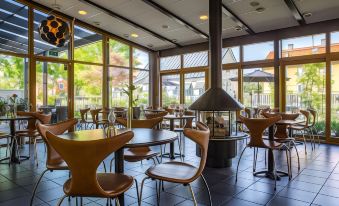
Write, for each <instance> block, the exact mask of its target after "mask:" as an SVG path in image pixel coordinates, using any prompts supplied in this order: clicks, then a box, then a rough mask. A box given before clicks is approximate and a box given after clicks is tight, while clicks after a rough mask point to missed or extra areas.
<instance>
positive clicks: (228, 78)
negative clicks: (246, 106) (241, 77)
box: [222, 69, 238, 99]
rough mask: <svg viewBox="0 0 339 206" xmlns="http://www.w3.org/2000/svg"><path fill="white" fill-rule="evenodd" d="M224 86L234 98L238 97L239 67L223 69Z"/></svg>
mask: <svg viewBox="0 0 339 206" xmlns="http://www.w3.org/2000/svg"><path fill="white" fill-rule="evenodd" d="M222 88H223V89H224V90H225V91H226V92H227V93H228V94H229V95H230V96H231V97H233V98H234V99H238V69H229V70H223V71H222Z"/></svg>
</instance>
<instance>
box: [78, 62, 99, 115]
mask: <svg viewBox="0 0 339 206" xmlns="http://www.w3.org/2000/svg"><path fill="white" fill-rule="evenodd" d="M102 72H103V69H102V66H97V65H89V64H78V63H76V64H74V113H75V115H76V116H77V115H79V114H80V112H79V110H80V109H84V108H101V107H102V76H103V75H102Z"/></svg>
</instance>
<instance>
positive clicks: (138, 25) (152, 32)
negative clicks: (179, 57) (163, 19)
mask: <svg viewBox="0 0 339 206" xmlns="http://www.w3.org/2000/svg"><path fill="white" fill-rule="evenodd" d="M79 1H80V2H83V3H85V4H87V5H89V6H92V7H95V8H96V9H98V10H100V11H102V12H104V13H106V14H108V15H110V16H111V17H113V18H116V19H118V20H120V21H122V22H125V23H127V24H129V25H131V26H133V27H136V28H137V29H140V30H142V31H144V32H146V33H148V34H150V35H152V36H154V37H157V38H159V39H161V40H163V41H167V42H170V43H172V44H174V45H176V46H178V47H181V45H180V44H178V43H176V42H175V41H173V40H171V39H168V38H166V37H164V36H162V35H160V34H158V33H156V32H154V31H152V30H150V29H148V28H146V27H144V26H142V25H140V24H138V23H136V22H133V21H131V20H130V19H127V18H126V17H123V16H121V15H120V14H117V13H115V12H113V11H111V10H109V9H107V8H105V7H103V6H101V5H99V4H96V3H94V2H92V1H89V0H79Z"/></svg>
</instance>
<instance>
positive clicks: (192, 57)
mask: <svg viewBox="0 0 339 206" xmlns="http://www.w3.org/2000/svg"><path fill="white" fill-rule="evenodd" d="M183 58H184V62H183V67H184V68H189V67H203V66H208V52H207V51H201V52H194V53H189V54H184V57H183Z"/></svg>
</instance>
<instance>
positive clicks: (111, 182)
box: [64, 173, 134, 197]
mask: <svg viewBox="0 0 339 206" xmlns="http://www.w3.org/2000/svg"><path fill="white" fill-rule="evenodd" d="M97 180H98V183H99V185H100V187H101V188H102V189H103V190H104V191H105V192H106V193H107V196H105V195H103V197H116V196H117V195H120V194H121V193H124V192H126V191H127V190H128V189H129V188H130V187H131V186H132V185H133V180H134V179H133V177H131V176H128V175H124V174H115V173H97ZM84 181H85V180H84ZM70 185H71V179H68V180H67V181H66V182H65V184H64V192H65V194H67V195H72V194H70V193H69V190H70Z"/></svg>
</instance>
